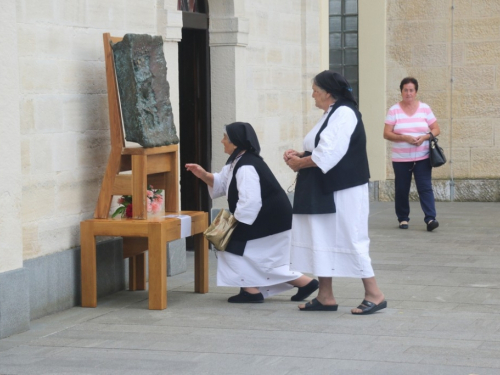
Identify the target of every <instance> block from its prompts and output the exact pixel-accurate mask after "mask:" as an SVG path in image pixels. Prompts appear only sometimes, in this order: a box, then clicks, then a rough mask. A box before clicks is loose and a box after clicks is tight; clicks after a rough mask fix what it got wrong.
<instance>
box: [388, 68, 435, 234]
mask: <svg viewBox="0 0 500 375" xmlns="http://www.w3.org/2000/svg"><path fill="white" fill-rule="evenodd" d="M399 88H400V90H401V98H402V100H401V101H400V102H399V103H397V104H395V105H393V106H392V107H391V108H389V112H388V113H387V117H386V119H385V128H384V138H385V139H387V140H389V141H392V142H393V144H392V166H393V168H394V176H395V181H394V183H395V188H396V197H395V206H396V215H397V217H398V221H399V227H400V228H401V229H408V222H409V221H410V216H409V215H410V200H409V195H410V185H411V179H412V175H413V176H414V177H415V184H416V185H417V191H418V196H419V198H420V206H421V207H422V210H423V211H424V214H425V217H424V221H425V223H426V225H427V230H428V231H429V232H430V231H433V230H434V229H436V228H437V227H438V226H439V223H438V221H437V220H436V205H435V203H434V192H433V190H432V167H431V164H430V161H429V138H430V135H429V133H432V134H433V135H434V136H435V137H437V136H438V135H439V133H440V130H439V125H438V124H437V121H436V117H435V116H434V113H432V110H431V108H430V107H429V106H428V105H427V104H425V103H422V102H420V101H419V100H417V92H418V81H417V80H416V79H415V78H412V77H406V78H404V79H403V80H402V81H401V84H400V85H399Z"/></svg>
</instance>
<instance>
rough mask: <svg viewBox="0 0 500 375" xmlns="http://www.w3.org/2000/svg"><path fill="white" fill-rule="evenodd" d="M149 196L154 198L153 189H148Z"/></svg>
mask: <svg viewBox="0 0 500 375" xmlns="http://www.w3.org/2000/svg"><path fill="white" fill-rule="evenodd" d="M147 194H148V198H153V196H154V193H153V192H152V191H151V190H148V193H147Z"/></svg>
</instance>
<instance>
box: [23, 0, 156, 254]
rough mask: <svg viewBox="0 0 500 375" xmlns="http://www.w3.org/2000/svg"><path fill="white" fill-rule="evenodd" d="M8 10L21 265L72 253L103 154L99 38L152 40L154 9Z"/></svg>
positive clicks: (42, 6)
mask: <svg viewBox="0 0 500 375" xmlns="http://www.w3.org/2000/svg"><path fill="white" fill-rule="evenodd" d="M16 4H17V33H18V53H19V77H20V100H19V102H20V103H19V106H20V113H21V114H20V117H21V118H20V124H21V162H22V196H23V199H22V205H21V206H22V207H21V220H22V230H23V258H24V259H25V260H26V259H31V258H36V257H39V256H42V255H47V254H50V253H53V252H57V251H62V250H66V249H70V248H72V247H75V246H78V245H79V242H80V239H79V224H80V221H82V220H84V219H87V218H90V217H92V215H93V210H94V207H95V204H96V201H97V195H98V192H99V184H100V181H101V179H102V176H103V175H104V168H105V167H106V163H107V158H108V155H109V150H110V140H109V120H108V104H107V88H106V77H105V65H104V53H103V45H102V34H103V33H104V32H110V33H111V34H112V35H118V36H121V35H123V34H125V33H126V32H134V33H149V34H156V33H157V30H156V23H155V20H156V13H157V2H156V1H155V0H142V1H132V0H128V1H116V0H113V1H100V0H75V1H64V0H18V1H17V2H16Z"/></svg>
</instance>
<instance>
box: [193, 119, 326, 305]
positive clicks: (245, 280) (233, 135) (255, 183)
mask: <svg viewBox="0 0 500 375" xmlns="http://www.w3.org/2000/svg"><path fill="white" fill-rule="evenodd" d="M222 144H223V145H224V152H225V153H227V154H229V155H230V156H229V159H228V160H227V163H226V165H225V166H224V168H222V171H221V172H219V173H210V172H207V171H205V170H204V169H203V168H202V167H201V166H199V165H198V164H186V169H187V170H188V171H191V172H192V173H193V174H194V175H195V176H196V177H198V178H200V179H201V180H202V181H204V182H205V183H206V184H207V185H208V190H209V193H210V196H211V197H212V198H218V197H221V196H224V195H225V196H227V200H228V203H229V211H230V212H231V213H232V214H233V215H234V217H235V218H236V220H238V225H237V226H236V228H235V230H234V232H233V235H232V237H231V240H230V242H229V244H228V246H227V248H226V251H223V252H218V257H217V285H218V286H238V287H240V293H239V294H237V295H235V296H232V297H230V298H229V299H228V302H232V303H259V302H264V299H265V298H268V297H270V296H272V295H274V294H277V293H281V292H284V291H286V290H289V289H291V288H293V287H297V288H298V291H297V294H295V295H294V296H293V297H292V298H291V299H292V301H302V300H304V299H306V298H307V297H308V296H310V295H311V294H312V293H313V292H315V291H316V290H317V289H318V281H317V280H314V279H312V278H310V277H308V276H305V275H302V273H300V272H297V271H290V269H289V263H290V234H291V231H290V229H291V226H292V208H291V205H290V201H289V200H288V197H287V195H286V193H285V191H284V190H283V189H282V188H281V186H280V184H279V183H278V181H277V180H276V178H275V177H274V175H273V173H272V172H271V170H270V169H269V167H268V166H267V164H266V163H265V162H264V160H263V159H262V158H261V157H260V156H259V153H260V145H259V141H258V139H257V135H256V134H255V131H254V129H253V127H252V126H251V125H250V124H248V123H244V122H235V123H232V124H229V125H226V132H225V134H224V138H223V139H222Z"/></svg>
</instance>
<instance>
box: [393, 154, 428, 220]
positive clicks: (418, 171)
mask: <svg viewBox="0 0 500 375" xmlns="http://www.w3.org/2000/svg"><path fill="white" fill-rule="evenodd" d="M392 167H393V168H394V175H395V180H394V184H395V187H396V198H395V202H394V203H395V206H396V216H397V217H398V221H399V222H402V221H410V217H409V215H410V197H409V196H410V185H411V177H412V174H413V175H414V176H415V184H416V185H417V191H418V196H419V198H420V206H421V207H422V211H424V214H425V218H424V221H425V222H426V223H428V222H429V221H431V220H436V205H435V202H434V191H433V190H432V167H431V163H430V161H429V159H424V160H419V161H417V162H415V163H414V162H412V161H411V162H392Z"/></svg>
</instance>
